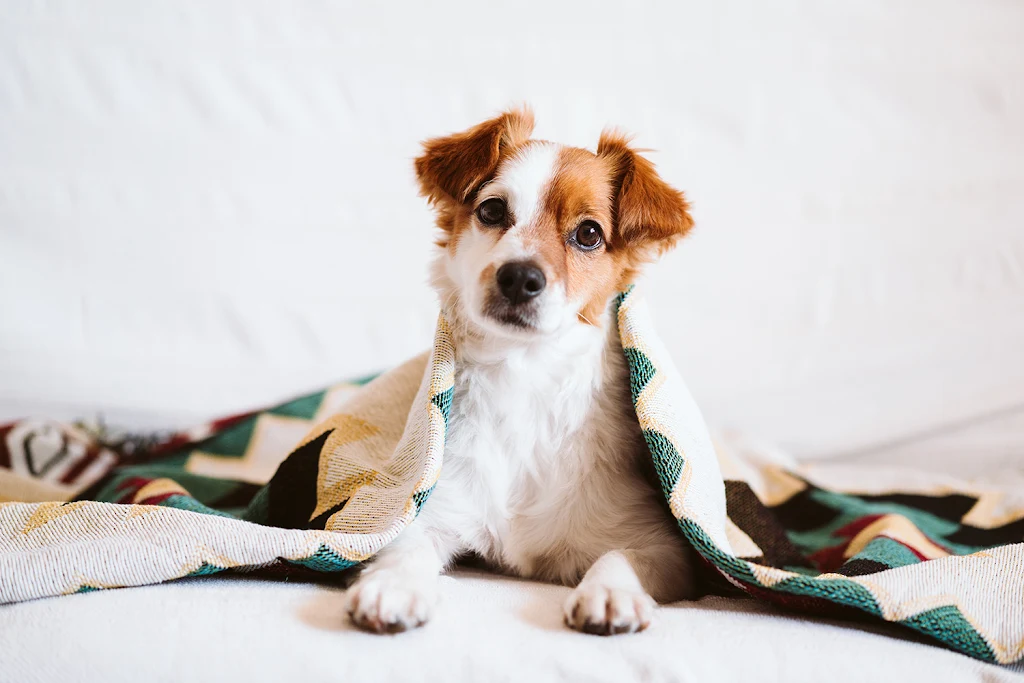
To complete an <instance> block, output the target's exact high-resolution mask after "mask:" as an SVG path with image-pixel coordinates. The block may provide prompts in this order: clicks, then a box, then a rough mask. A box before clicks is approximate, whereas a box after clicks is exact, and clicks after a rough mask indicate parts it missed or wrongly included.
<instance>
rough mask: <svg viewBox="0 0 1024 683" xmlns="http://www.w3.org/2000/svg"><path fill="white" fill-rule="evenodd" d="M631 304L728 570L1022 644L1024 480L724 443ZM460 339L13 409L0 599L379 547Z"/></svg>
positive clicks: (999, 643) (434, 462)
mask: <svg viewBox="0 0 1024 683" xmlns="http://www.w3.org/2000/svg"><path fill="white" fill-rule="evenodd" d="M614 313H615V315H616V319H617V321H618V332H619V337H620V340H621V342H622V349H623V352H624V354H625V356H626V358H627V360H628V363H629V369H630V378H631V390H632V398H633V402H634V404H635V407H636V417H637V420H638V421H639V423H640V426H641V428H642V430H643V433H644V435H645V437H646V440H647V445H648V447H649V450H650V457H651V458H652V459H653V462H654V465H655V469H656V471H657V474H658V478H659V480H660V483H661V487H662V490H663V492H664V495H665V497H666V499H667V501H668V503H669V508H670V509H671V512H672V514H673V515H674V516H675V517H676V519H677V520H678V523H679V530H680V533H682V534H683V535H684V536H685V537H686V538H687V540H688V541H689V542H690V543H691V544H692V545H693V547H694V548H695V549H696V550H697V552H698V553H699V554H700V555H701V557H702V558H703V560H704V563H705V564H706V569H707V573H708V575H709V577H717V578H715V579H714V580H712V581H710V582H709V583H710V584H712V585H714V584H715V583H716V582H717V584H718V585H719V587H724V588H726V589H728V590H734V591H735V590H740V591H743V592H745V593H747V594H749V595H751V596H753V597H755V598H757V599H760V600H765V601H770V602H773V603H778V604H782V605H786V606H788V607H790V608H792V609H795V610H799V611H802V612H806V613H816V614H826V615H829V616H845V617H850V618H865V617H866V618H876V619H882V620H885V621H889V622H894V623H897V624H901V625H903V626H905V627H907V628H910V629H913V630H915V631H918V632H920V633H922V634H925V635H927V636H929V637H930V638H932V639H934V640H935V641H938V642H939V643H941V644H943V645H945V646H947V647H949V648H952V649H954V650H957V651H959V652H962V653H964V654H966V655H969V656H971V657H975V658H977V659H981V660H985V661H989V662H996V663H1001V664H1008V663H1013V662H1017V661H1019V660H1021V659H1024V491H989V490H981V489H978V488H976V487H973V486H972V485H970V484H967V483H963V484H961V483H958V482H955V481H953V482H951V481H950V480H949V479H947V478H943V477H941V476H938V477H931V478H929V477H928V476H922V477H914V476H909V475H893V474H892V473H889V474H877V473H874V474H873V473H871V472H866V471H865V472H856V471H849V472H846V473H845V474H843V475H842V476H836V475H835V474H834V473H833V475H832V476H827V475H825V474H821V473H816V470H815V468H814V467H811V466H807V467H801V466H798V465H796V464H795V463H791V462H783V460H784V459H782V460H780V459H777V458H773V457H769V456H766V455H765V454H764V453H757V452H754V451H752V450H751V451H748V450H745V449H743V448H726V447H723V446H722V445H719V447H718V448H716V447H715V445H714V444H713V442H712V439H711V438H710V436H709V435H708V431H707V428H706V427H705V425H704V421H703V418H702V417H701V415H700V412H699V410H698V409H697V407H696V405H695V404H694V402H693V400H692V398H691V397H690V395H689V392H688V390H687V388H686V385H685V384H684V383H683V380H682V378H681V377H680V375H679V374H678V372H677V371H676V369H675V368H674V366H673V365H672V362H671V360H670V359H669V358H668V355H667V353H666V352H665V349H664V347H663V346H662V345H661V343H660V342H659V340H658V337H657V335H656V334H655V332H654V329H653V327H652V325H651V322H650V319H649V316H648V313H647V311H646V307H645V306H644V304H643V301H642V300H641V299H640V298H639V297H638V295H637V294H635V293H634V292H633V291H632V290H631V291H629V292H625V293H623V294H621V295H619V297H618V298H617V299H616V301H615V304H614ZM454 357H455V354H454V348H453V343H452V339H451V335H450V333H449V328H448V324H447V322H446V321H445V319H444V318H443V317H441V318H440V319H439V320H438V326H437V333H436V336H435V340H434V347H433V349H432V350H431V351H430V352H429V353H425V354H423V355H421V356H419V357H417V358H414V359H412V360H410V361H408V362H406V363H405V364H403V365H401V366H399V367H398V368H395V369H394V370H391V371H390V372H387V373H385V374H383V375H381V376H379V377H377V378H375V379H373V380H372V381H368V382H355V383H347V384H341V385H337V386H334V387H331V388H330V389H327V390H325V391H322V392H318V393H315V394H311V395H309V396H304V397H301V398H298V399H295V400H293V401H290V402H288V403H285V404H283V405H280V406H277V407H275V408H271V409H269V410H265V411H262V412H257V413H249V414H246V415H239V416H235V417H232V418H228V419H224V420H220V421H217V422H213V423H210V424H206V425H202V426H200V427H197V428H195V429H192V430H189V431H187V432H180V433H172V434H163V435H145V436H143V437H139V436H132V435H127V436H123V435H122V436H118V435H115V434H111V433H110V432H109V430H106V429H105V428H102V426H101V427H96V426H95V425H93V426H83V425H64V424H58V423H55V422H50V421H44V420H23V421H20V422H16V423H13V424H10V425H7V426H3V427H0V603H9V602H17V601H21V600H31V599H34V598H43V597H48V596H57V595H67V594H70V593H77V592H83V591H92V590H99V589H105V588H118V587H125V586H141V585H145V584H153V583H159V582H162V581H169V580H172V579H177V578H181V577H186V576H197V575H205V574H214V573H218V572H223V571H227V570H232V571H259V572H264V573H296V572H297V573H302V574H315V575H320V576H322V573H325V572H328V573H329V572H341V571H344V570H346V569H348V568H350V567H353V566H355V565H357V564H358V563H360V562H363V561H364V560H366V559H368V558H370V557H372V556H373V555H374V554H375V553H376V552H377V551H379V550H380V549H381V548H382V547H384V546H385V545H387V544H388V543H389V542H391V541H392V540H393V539H394V538H395V537H396V536H397V535H398V534H399V533H401V532H402V530H403V529H404V528H405V527H406V526H407V525H408V524H409V523H410V522H411V521H413V519H415V517H416V515H417V513H418V512H419V510H420V508H421V507H422V506H423V505H429V504H430V503H429V497H430V492H431V490H432V489H433V487H434V484H435V483H436V482H437V479H438V475H439V474H440V472H441V467H442V455H443V453H444V445H445V432H446V430H447V422H448V419H449V414H450V410H451V403H452V394H453V392H452V388H453V386H452V385H453V381H454V376H455V360H454ZM296 444H297V445H296Z"/></svg>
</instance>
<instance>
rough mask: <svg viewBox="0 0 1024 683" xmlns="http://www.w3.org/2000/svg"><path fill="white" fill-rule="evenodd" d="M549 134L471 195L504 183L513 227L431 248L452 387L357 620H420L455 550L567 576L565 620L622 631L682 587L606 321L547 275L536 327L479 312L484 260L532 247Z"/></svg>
mask: <svg viewBox="0 0 1024 683" xmlns="http://www.w3.org/2000/svg"><path fill="white" fill-rule="evenodd" d="M556 152H557V148H555V146H554V145H545V146H541V147H535V148H531V151H530V153H529V154H527V155H524V156H523V157H522V158H517V159H514V160H513V161H512V162H510V163H507V164H506V165H505V166H503V167H502V169H500V171H499V173H498V175H497V177H496V178H495V179H494V180H493V181H492V182H491V183H489V184H488V185H487V186H486V187H485V189H484V191H483V192H482V193H481V197H480V198H479V199H478V201H483V200H484V199H486V198H488V197H491V196H503V197H507V198H508V201H509V205H510V207H511V208H512V211H513V212H514V214H515V216H516V225H514V226H512V227H511V228H510V229H508V230H507V231H504V232H502V231H500V230H495V229H494V228H487V227H484V226H479V225H474V226H473V227H472V228H471V229H467V230H466V231H465V232H464V234H463V235H461V236H460V238H459V241H458V243H457V244H456V246H455V250H454V255H452V253H451V252H450V251H449V250H447V249H442V250H441V252H440V254H439V256H438V260H437V261H436V263H435V267H434V276H435V286H436V287H437V289H438V291H439V294H440V296H441V300H442V304H443V306H444V310H445V313H446V315H447V316H448V317H449V319H450V320H451V321H452V323H453V329H454V334H455V336H456V337H457V338H456V353H457V356H456V359H457V365H456V376H455V395H454V400H453V408H452V414H451V418H450V421H449V424H450V429H449V433H448V435H447V443H446V448H445V455H444V467H443V469H442V472H441V477H440V480H439V481H438V483H437V486H436V488H435V490H434V492H433V494H432V495H431V497H430V499H429V501H428V502H427V504H426V505H425V506H424V508H423V510H422V512H421V513H420V515H419V517H418V518H417V519H416V521H415V522H413V524H412V525H411V526H410V528H409V529H407V530H406V531H405V532H404V533H403V534H402V535H401V536H400V537H399V538H398V539H397V540H396V541H394V542H393V543H392V544H391V545H389V546H387V547H385V548H384V550H383V551H381V553H380V554H379V555H378V557H377V558H376V559H375V560H374V562H373V563H372V564H371V565H370V567H369V568H368V569H367V570H366V571H364V573H363V574H362V575H361V576H360V578H359V579H358V580H357V582H356V583H355V584H354V585H353V586H352V588H351V589H350V590H349V593H348V596H347V600H348V609H349V612H350V614H351V615H352V618H353V620H354V621H355V622H356V624H358V625H360V626H362V627H364V628H368V629H370V630H375V631H396V630H403V629H405V628H410V627H414V626H418V625H419V624H421V623H423V622H424V621H425V620H426V619H428V618H429V615H430V610H431V609H432V607H433V605H434V602H435V600H436V586H435V583H436V577H437V574H438V573H439V572H440V571H441V570H442V569H443V568H444V567H447V566H450V565H451V564H452V562H453V561H454V560H455V559H457V558H458V557H460V556H463V555H467V554H474V555H478V556H480V557H482V558H483V559H484V560H485V561H486V562H487V563H488V564H490V565H491V566H493V567H495V568H497V569H500V570H503V571H506V572H510V573H513V574H517V575H520V576H525V577H533V578H537V579H542V580H546V581H555V582H559V583H564V584H567V585H576V584H578V587H577V588H576V590H575V591H574V592H573V594H572V595H571V596H570V598H569V600H568V602H567V603H566V606H565V619H566V623H567V624H568V625H569V626H571V627H573V628H577V629H580V630H587V631H593V632H597V633H620V632H631V631H636V630H640V629H642V628H644V627H645V626H646V625H647V624H648V623H649V621H650V618H651V611H652V609H653V601H652V598H651V596H653V597H654V598H655V599H657V600H660V601H667V600H676V599H680V598H683V597H688V596H690V595H691V594H692V581H691V569H690V564H689V552H690V551H689V549H688V547H687V546H686V544H685V542H684V541H683V539H682V537H681V535H680V532H679V531H678V529H677V527H676V525H675V521H674V520H673V519H672V518H671V516H670V515H669V513H668V511H667V509H666V508H665V507H664V504H663V501H662V500H661V492H660V491H657V490H656V489H655V488H654V487H653V486H652V485H651V484H650V483H648V480H647V479H646V478H645V477H644V476H643V470H642V468H643V465H644V461H645V459H649V457H650V456H649V454H648V453H647V450H646V445H645V443H644V440H643V437H642V435H641V433H640V428H639V426H638V424H637V420H636V416H635V414H634V412H633V408H632V402H631V399H630V395H629V380H628V372H627V368H626V364H625V359H624V356H623V354H622V350H621V346H620V344H619V341H618V334H617V330H616V326H615V324H614V320H613V319H612V317H611V316H610V315H609V314H607V313H606V314H605V315H604V316H603V317H602V318H601V319H600V320H599V321H594V322H596V323H597V326H592V325H586V324H583V323H581V322H579V321H578V319H577V313H578V312H579V309H580V304H579V302H572V301H568V300H567V299H566V297H565V292H564V289H561V288H559V287H557V286H552V287H548V288H547V289H545V290H544V292H543V293H542V294H541V295H540V296H539V297H538V299H539V301H538V302H537V305H538V306H539V310H541V311H543V315H541V316H539V317H538V320H539V322H538V324H537V326H536V329H534V330H530V331H527V332H524V331H522V330H511V331H510V330H507V329H505V328H504V327H503V326H502V325H501V324H499V323H497V322H494V321H489V320H488V319H487V317H486V315H485V313H484V311H483V308H482V302H483V300H484V298H485V295H486V289H487V287H488V286H493V285H491V284H490V283H486V282H482V281H481V278H480V275H481V273H483V272H484V271H485V270H486V269H487V267H488V266H495V265H500V264H501V263H504V262H506V261H507V260H511V259H520V258H525V257H531V256H533V255H532V254H530V253H529V252H528V247H527V246H526V245H525V244H524V243H523V241H522V240H521V239H520V238H519V235H520V234H521V231H522V229H523V228H524V227H525V226H528V225H529V223H530V221H531V220H532V219H533V216H534V215H535V213H536V211H537V209H538V206H539V202H540V201H541V199H540V198H541V197H542V196H543V191H544V186H545V185H546V184H547V183H548V182H549V181H550V177H551V173H552V170H553V168H554V161H555V154H556Z"/></svg>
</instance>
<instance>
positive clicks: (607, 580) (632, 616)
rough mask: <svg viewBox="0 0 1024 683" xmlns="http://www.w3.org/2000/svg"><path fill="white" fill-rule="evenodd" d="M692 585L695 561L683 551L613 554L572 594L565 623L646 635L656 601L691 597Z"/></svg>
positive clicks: (610, 632) (591, 630)
mask: <svg viewBox="0 0 1024 683" xmlns="http://www.w3.org/2000/svg"><path fill="white" fill-rule="evenodd" d="M692 583H693V582H692V580H691V568H690V560H689V558H688V557H687V556H686V553H685V552H680V548H678V547H675V546H670V547H662V548H652V549H648V550H613V551H611V552H608V553H605V554H604V555H602V556H601V557H600V558H598V560H597V562H595V563H594V564H593V565H592V566H591V567H590V569H589V570H587V573H586V574H585V575H584V576H583V580H582V581H580V583H579V585H578V586H576V588H575V590H573V592H572V594H570V595H569V599H568V600H567V601H566V603H565V623H566V625H568V626H569V627H571V628H574V629H576V630H577V631H583V632H584V633H596V634H598V635H604V636H607V635H614V634H616V633H634V632H636V631H642V630H644V629H645V628H647V626H648V625H649V624H650V623H651V617H652V615H653V614H654V608H655V604H656V603H655V598H657V600H658V602H671V601H673V600H680V599H683V598H687V597H691V596H692V593H693V589H692ZM652 595H653V596H654V597H653V598H652V597H651V596H652Z"/></svg>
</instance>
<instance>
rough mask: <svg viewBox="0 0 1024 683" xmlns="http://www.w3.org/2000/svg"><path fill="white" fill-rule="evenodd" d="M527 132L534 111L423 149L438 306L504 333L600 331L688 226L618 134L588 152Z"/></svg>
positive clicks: (671, 193)
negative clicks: (436, 232) (436, 250)
mask: <svg viewBox="0 0 1024 683" xmlns="http://www.w3.org/2000/svg"><path fill="white" fill-rule="evenodd" d="M532 131H533V115H532V113H530V112H529V111H528V110H513V111H508V112H506V113H504V114H502V115H501V116H499V117H497V118H495V119H492V120H490V121H485V122H484V123H481V124H480V125H478V126H476V127H474V128H471V129H469V130H467V131H465V132H462V133H456V134H455V135H450V136H448V137H442V138H436V139H432V140H428V141H427V142H426V143H424V151H423V154H422V156H420V157H419V158H418V159H416V174H417V177H418V179H419V182H420V187H421V189H422V192H423V194H424V195H425V196H426V197H427V198H428V199H429V200H430V202H431V203H432V204H433V205H434V207H435V208H436V210H437V216H438V218H437V223H438V226H439V227H440V228H441V230H442V231H443V234H442V237H441V239H440V240H439V242H438V243H439V245H440V247H441V254H440V257H439V261H438V270H439V272H438V273H437V278H438V280H437V285H438V288H439V289H440V294H441V297H442V303H443V304H446V305H450V306H458V309H459V310H458V312H459V314H460V315H462V316H464V317H465V318H466V319H467V320H468V321H469V322H471V323H473V324H475V325H476V326H478V327H480V328H482V329H483V330H486V331H489V332H493V333H497V334H500V335H505V336H516V337H522V336H524V335H526V336H534V335H543V334H551V333H557V332H559V331H562V330H564V329H565V328H566V327H567V326H571V325H580V324H583V325H600V324H601V323H602V321H603V319H604V313H605V311H606V309H607V307H608V302H609V300H610V299H611V297H612V296H613V295H614V294H615V292H617V291H619V290H620V289H621V288H623V287H625V286H626V285H628V284H629V283H630V282H631V281H632V279H633V278H634V277H635V275H636V272H637V269H638V268H639V267H640V266H641V265H642V264H644V263H645V262H648V261H650V260H652V259H654V258H655V257H656V256H657V255H658V254H660V253H662V252H663V251H664V250H665V249H667V248H669V247H671V246H672V245H673V244H674V243H675V242H676V241H677V240H678V239H679V238H680V237H682V236H683V235H685V234H686V233H687V232H688V231H689V229H690V227H691V226H692V224H693V221H692V220H691V218H690V214H689V206H688V204H687V202H686V199H685V198H684V197H683V195H682V193H681V192H679V191H677V190H674V189H673V188H671V187H669V185H667V184H666V183H665V182H664V181H663V180H662V179H661V178H660V177H659V176H658V174H657V173H656V172H655V170H654V166H653V164H651V162H650V161H648V160H647V159H645V158H644V157H642V156H640V155H639V154H638V153H637V151H636V150H634V149H633V148H631V147H630V146H629V141H628V139H627V138H626V137H624V136H623V135H621V134H619V133H615V132H607V131H606V132H604V133H602V135H601V138H600V141H599V142H598V145H597V153H596V154H595V153H594V152H591V151H589V150H586V149H581V148H578V147H566V146H562V145H557V144H554V143H551V142H546V141H542V140H533V139H531V138H530V135H531V133H532Z"/></svg>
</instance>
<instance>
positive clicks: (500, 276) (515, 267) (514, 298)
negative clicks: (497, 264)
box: [496, 262, 547, 304]
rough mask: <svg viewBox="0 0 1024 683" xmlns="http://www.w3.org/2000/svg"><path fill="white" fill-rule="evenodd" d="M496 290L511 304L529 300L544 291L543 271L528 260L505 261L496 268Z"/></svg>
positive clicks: (544, 279)
mask: <svg viewBox="0 0 1024 683" xmlns="http://www.w3.org/2000/svg"><path fill="white" fill-rule="evenodd" d="M496 277H497V280H498V290H499V291H500V292H501V294H502V296H504V297H505V298H506V299H508V300H509V302H510V303H512V304H520V303H523V302H524V301H529V300H530V299H532V298H534V297H535V296H537V295H538V294H540V293H541V292H543V291H544V285H546V284H547V279H546V278H545V277H544V272H543V271H542V270H541V269H540V268H538V267H537V266H536V265H534V264H532V263H529V262H519V263H506V264H505V265H503V266H502V267H501V268H498V273H497V276H496Z"/></svg>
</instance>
